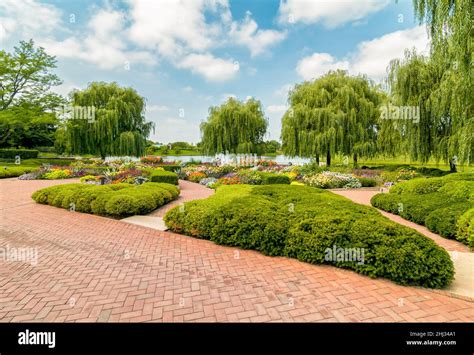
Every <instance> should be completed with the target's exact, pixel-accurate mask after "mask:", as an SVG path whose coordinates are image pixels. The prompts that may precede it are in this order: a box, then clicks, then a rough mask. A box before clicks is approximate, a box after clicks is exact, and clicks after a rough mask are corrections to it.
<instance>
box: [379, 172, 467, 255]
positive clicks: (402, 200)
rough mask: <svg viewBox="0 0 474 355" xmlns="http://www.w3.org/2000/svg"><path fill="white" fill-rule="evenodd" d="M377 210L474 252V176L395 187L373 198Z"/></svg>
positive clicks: (438, 179) (459, 175)
mask: <svg viewBox="0 0 474 355" xmlns="http://www.w3.org/2000/svg"><path fill="white" fill-rule="evenodd" d="M371 203H372V205H373V206H375V207H377V208H380V209H382V210H384V211H387V212H391V213H395V214H398V215H400V216H402V217H403V218H405V219H408V220H410V221H413V222H415V223H418V224H422V225H425V226H426V227H427V228H428V229H429V230H431V231H432V232H434V233H438V234H439V235H441V236H443V237H445V238H453V239H457V240H459V241H460V242H462V243H464V244H466V245H468V246H470V247H471V248H474V233H472V228H471V227H469V226H470V225H474V219H473V213H472V212H469V211H470V210H471V209H473V208H474V174H470V173H456V174H450V175H446V176H444V177H436V178H428V179H426V178H420V179H413V180H410V181H406V182H403V183H400V184H397V185H395V186H393V187H392V188H391V189H390V192H389V193H388V194H377V195H375V196H374V197H372V200H371Z"/></svg>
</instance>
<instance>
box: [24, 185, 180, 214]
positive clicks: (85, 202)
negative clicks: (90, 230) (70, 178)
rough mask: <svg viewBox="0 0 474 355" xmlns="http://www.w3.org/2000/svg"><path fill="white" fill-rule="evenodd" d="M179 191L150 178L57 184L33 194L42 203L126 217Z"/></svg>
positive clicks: (161, 201) (167, 198)
mask: <svg viewBox="0 0 474 355" xmlns="http://www.w3.org/2000/svg"><path fill="white" fill-rule="evenodd" d="M178 195H179V190H178V188H177V187H175V186H173V185H170V184H159V183H153V182H149V183H145V184H142V185H132V184H126V183H122V184H110V185H88V184H64V185H56V186H50V187H47V188H44V189H41V190H38V191H36V192H34V193H33V195H32V196H31V197H32V198H33V200H35V201H36V202H38V203H42V204H47V205H51V206H55V207H62V208H66V209H70V210H74V211H77V212H84V213H93V214H98V215H103V216H112V217H124V216H130V215H137V214H140V215H142V214H147V213H150V212H151V211H153V210H154V209H156V208H157V207H160V206H162V205H164V204H165V203H168V202H169V201H172V200H174V199H175V198H176V197H178Z"/></svg>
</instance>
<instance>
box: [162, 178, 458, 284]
mask: <svg viewBox="0 0 474 355" xmlns="http://www.w3.org/2000/svg"><path fill="white" fill-rule="evenodd" d="M164 220H165V222H166V225H167V226H168V227H169V228H170V229H171V230H173V231H175V232H178V233H184V234H186V235H189V236H193V237H197V238H203V239H208V240H211V241H214V242H216V243H218V244H223V245H230V246H237V247H240V248H244V249H254V250H258V251H260V252H262V253H264V254H267V255H280V256H289V257H293V258H297V259H299V260H302V261H306V262H310V263H315V264H320V263H331V264H333V265H335V266H338V267H343V268H349V269H352V270H355V271H356V272H359V273H361V274H365V275H368V276H370V277H383V278H387V279H390V280H393V281H395V282H397V283H400V284H404V285H420V286H425V287H432V288H440V287H444V286H446V285H448V284H449V283H450V281H451V280H452V278H453V273H454V271H453V264H452V261H451V259H450V257H449V255H448V253H447V252H446V251H445V250H444V249H442V248H441V247H439V246H437V245H436V243H435V242H434V241H432V240H431V239H429V238H427V237H425V236H423V235H421V234H419V233H418V232H416V231H414V230H412V229H410V228H407V227H404V226H401V225H399V224H397V223H395V222H392V221H390V220H388V219H387V218H385V217H383V216H382V215H381V214H380V213H379V212H378V211H376V210H375V209H373V208H371V207H368V206H362V205H359V204H355V203H353V202H351V201H349V200H348V199H346V198H343V197H341V196H338V195H336V194H333V193H331V192H329V191H324V190H322V189H317V188H311V187H307V186H296V185H260V186H258V185H257V186H251V185H233V186H221V187H219V188H218V189H217V191H216V193H215V194H214V195H213V196H211V197H209V198H207V199H205V200H195V201H191V202H187V203H185V205H184V208H174V209H171V210H170V211H168V213H167V214H166V215H165V218H164ZM335 247H337V248H346V249H349V250H350V249H358V250H362V251H363V255H364V257H363V260H362V262H361V260H346V259H344V260H339V259H337V260H328V259H327V253H328V250H332V249H333V248H335Z"/></svg>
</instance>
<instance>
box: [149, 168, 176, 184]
mask: <svg viewBox="0 0 474 355" xmlns="http://www.w3.org/2000/svg"><path fill="white" fill-rule="evenodd" d="M150 180H151V181H152V182H165V183H168V184H173V185H178V175H177V174H176V173H173V172H171V171H165V170H154V171H153V173H152V174H151V175H150Z"/></svg>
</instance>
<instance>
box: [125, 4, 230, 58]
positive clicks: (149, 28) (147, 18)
mask: <svg viewBox="0 0 474 355" xmlns="http://www.w3.org/2000/svg"><path fill="white" fill-rule="evenodd" d="M128 3H129V5H130V17H131V20H132V25H131V27H130V28H129V30H128V32H129V36H130V38H131V39H132V40H133V41H134V42H136V43H137V44H140V45H141V46H143V47H146V48H150V49H157V50H158V52H159V53H160V54H161V55H164V56H166V57H169V58H175V57H176V56H180V55H183V54H185V53H186V52H189V51H205V50H207V49H209V48H210V47H212V45H213V44H214V42H215V41H217V39H218V36H219V35H220V30H221V28H220V26H219V23H220V21H219V22H214V23H207V22H206V17H205V12H206V11H211V12H218V11H220V12H223V13H226V14H227V16H228V3H227V1H226V0H182V1H173V0H164V1H148V0H128ZM224 18H225V17H224ZM221 20H222V17H221ZM222 21H227V20H222Z"/></svg>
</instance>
